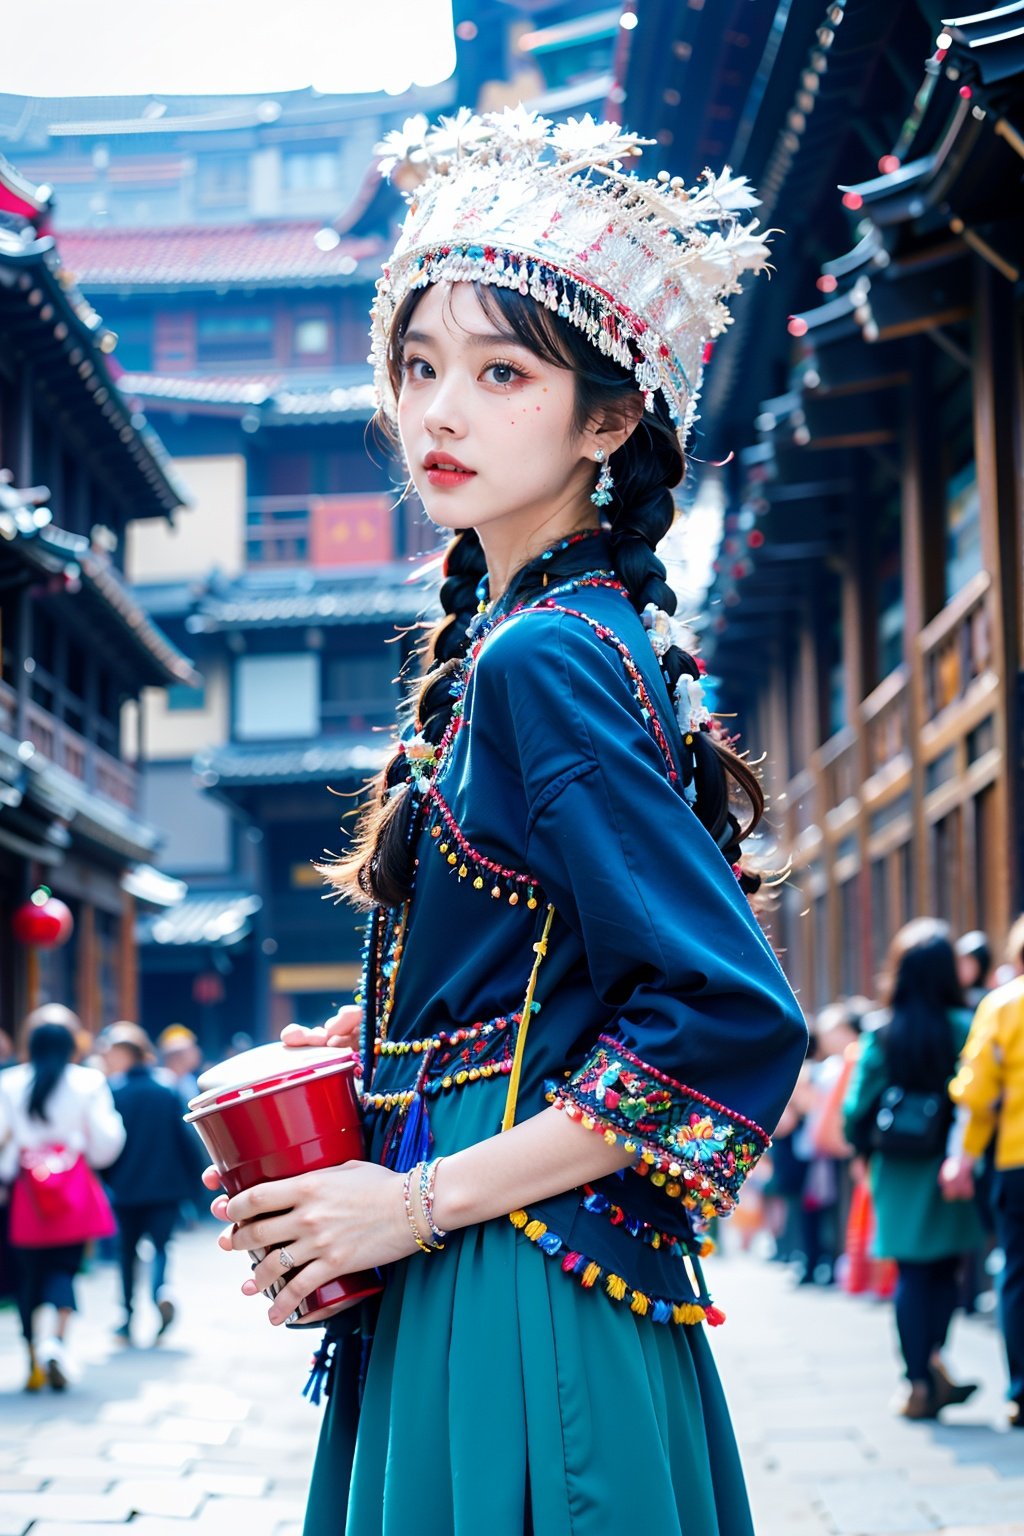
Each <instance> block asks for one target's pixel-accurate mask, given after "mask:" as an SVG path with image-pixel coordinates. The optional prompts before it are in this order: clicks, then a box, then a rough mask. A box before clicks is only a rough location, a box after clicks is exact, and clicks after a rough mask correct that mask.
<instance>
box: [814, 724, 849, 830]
mask: <svg viewBox="0 0 1024 1536" xmlns="http://www.w3.org/2000/svg"><path fill="white" fill-rule="evenodd" d="M815 756H816V758H817V767H818V770H819V772H820V773H821V776H822V782H823V786H824V791H825V793H824V800H823V804H824V807H825V810H826V811H830V810H835V809H836V807H837V806H840V805H842V804H843V803H844V802H845V801H847V800H850V799H855V798H856V796H857V793H858V791H859V789H860V763H859V760H858V759H859V754H858V751H857V733H856V731H854V730H852V729H851V728H850V727H849V726H845V727H844V728H843V729H842V730H841V731H837V732H836V734H835V735H834V736H832V737H830V738H829V740H828V741H826V742H825V744H824V745H823V746H822V747H820V748H819V750H818V752H817V753H816V754H815Z"/></svg>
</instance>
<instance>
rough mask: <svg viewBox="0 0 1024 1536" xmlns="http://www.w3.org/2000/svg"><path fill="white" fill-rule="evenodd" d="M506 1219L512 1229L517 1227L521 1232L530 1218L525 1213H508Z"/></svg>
mask: <svg viewBox="0 0 1024 1536" xmlns="http://www.w3.org/2000/svg"><path fill="white" fill-rule="evenodd" d="M508 1219H509V1221H510V1222H511V1223H512V1225H513V1226H514V1227H518V1228H520V1230H521V1229H522V1228H523V1227H525V1226H526V1223H527V1222H528V1221H529V1219H530V1218H529V1216H527V1214H526V1212H525V1211H510V1212H509V1218H508Z"/></svg>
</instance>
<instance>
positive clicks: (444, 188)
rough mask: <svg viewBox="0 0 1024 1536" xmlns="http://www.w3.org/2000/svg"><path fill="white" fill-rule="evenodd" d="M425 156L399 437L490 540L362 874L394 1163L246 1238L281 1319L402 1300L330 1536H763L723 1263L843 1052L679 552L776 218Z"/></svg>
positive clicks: (328, 1451) (404, 751) (328, 1487)
mask: <svg viewBox="0 0 1024 1536" xmlns="http://www.w3.org/2000/svg"><path fill="white" fill-rule="evenodd" d="M424 126H425V125H424ZM400 149H403V150H405V151H408V153H407V154H406V155H405V158H404V159H402V160H401V162H400V164H399V166H398V171H397V174H398V177H399V178H400V179H403V181H404V184H405V185H410V184H411V180H415V179H416V178H417V177H418V178H419V179H420V185H419V186H418V187H416V188H415V190H414V191H413V193H412V200H411V203H410V212H409V217H408V219H407V221H406V226H405V230H404V231H403V236H402V239H401V240H400V242H399V246H398V249H397V250H396V253H395V256H394V257H393V258H392V261H391V263H390V265H389V267H388V268H387V269H386V270H385V276H384V278H383V279H382V282H381V284H380V285H379V290H378V302H377V306H376V310H375V342H376V354H377V366H378V383H379V385H380V391H381V398H382V402H383V406H382V414H383V420H384V421H385V423H386V424H387V425H389V426H390V427H391V428H392V430H393V431H395V432H396V433H397V437H398V439H399V440H400V444H401V450H402V452H403V454H404V458H405V463H406V465H407V466H408V470H409V475H410V478H411V480H412V482H413V484H414V485H415V487H416V490H417V491H418V493H419V494H420V496H421V498H422V500H423V503H424V505H425V507H426V509H427V512H428V514H429V516H430V518H431V519H432V521H434V522H435V523H436V524H438V525H439V526H441V527H444V528H447V529H449V530H450V531H451V532H452V533H453V534H454V538H453V540H452V542H451V544H450V545H449V548H448V554H447V558H446V562H445V581H444V584H443V586H442V588H441V601H442V603H443V606H444V610H445V614H446V616H447V617H446V618H445V620H444V622H443V623H442V624H441V625H440V626H439V627H438V628H437V630H436V632H435V633H434V635H433V637H432V640H431V643H430V647H429V651H428V654H427V657H426V675H425V678H424V681H423V684H422V687H421V688H420V690H419V694H418V698H417V699H416V702H415V706H414V715H413V718H412V719H411V720H410V721H408V722H407V724H406V726H405V730H404V733H403V735H402V737H401V740H400V743H399V745H398V748H397V750H396V752H395V755H394V757H393V759H392V761H391V762H390V764H389V765H388V767H387V768H386V770H385V771H384V773H383V775H382V777H381V780H380V783H379V785H378V788H377V791H376V793H375V794H374V796H373V798H372V801H371V804H370V807H369V809H368V811H367V812H366V814H365V816H364V820H363V822H362V826H361V831H360V835H359V836H358V838H357V841H356V843H355V846H354V848H353V849H352V850H351V852H350V854H349V855H348V856H347V858H346V859H345V860H344V861H342V862H340V863H339V864H337V865H335V866H332V867H329V869H328V874H329V878H330V879H331V881H332V883H333V884H334V886H335V887H336V888H337V889H338V891H339V892H341V893H343V894H344V895H347V896H349V897H350V898H352V899H354V900H356V901H357V902H359V903H361V904H362V905H363V906H366V907H368V908H369V910H370V919H369V926H368V937H367V948H366V969H365V981H364V986H363V991H362V997H361V1000H360V1008H359V1020H360V1024H361V1044H360V1049H361V1053H362V1061H363V1079H364V1097H363V1102H364V1106H365V1112H366V1128H367V1140H368V1152H369V1161H367V1162H365V1163H360V1164H347V1165H345V1166H344V1167H341V1168H338V1169H334V1170H331V1171H328V1172H325V1173H322V1174H313V1175H308V1176H304V1177H303V1178H300V1179H296V1180H289V1181H284V1182H282V1183H280V1184H276V1185H274V1186H263V1187H262V1188H259V1189H256V1190H253V1191H250V1192H248V1193H247V1194H244V1195H241V1196H238V1197H236V1198H234V1199H232V1200H230V1201H226V1200H223V1199H221V1200H220V1201H215V1202H214V1209H215V1211H216V1212H217V1213H218V1214H220V1215H222V1216H223V1217H224V1218H225V1219H227V1220H229V1221H234V1222H242V1221H244V1222H249V1223H251V1225H250V1226H248V1227H247V1228H246V1229H245V1231H244V1232H239V1231H237V1229H236V1230H235V1231H234V1232H233V1233H232V1234H230V1235H227V1234H225V1236H224V1237H222V1239H221V1241H222V1244H223V1245H224V1246H225V1247H236V1248H245V1247H252V1246H253V1245H254V1244H258V1245H259V1246H263V1245H267V1246H273V1247H274V1248H275V1251H274V1252H273V1253H271V1254H270V1255H269V1256H268V1257H267V1258H266V1259H265V1260H264V1261H263V1263H261V1264H260V1265H259V1267H258V1268H257V1270H256V1271H255V1274H254V1276H253V1278H252V1280H251V1281H247V1282H246V1283H245V1285H244V1286H243V1290H244V1291H246V1292H247V1294H250V1295H255V1294H257V1293H258V1292H259V1291H260V1290H261V1289H262V1288H263V1287H264V1286H266V1285H267V1284H268V1282H269V1281H270V1280H274V1281H277V1280H280V1279H281V1276H282V1270H283V1269H284V1270H285V1272H286V1273H287V1272H288V1271H289V1270H290V1269H291V1268H292V1267H294V1268H296V1269H299V1267H300V1266H301V1273H300V1274H297V1275H296V1276H295V1277H294V1278H293V1279H291V1280H290V1281H289V1283H288V1284H287V1285H286V1287H285V1289H284V1290H283V1291H282V1292H281V1294H280V1295H279V1296H278V1297H277V1299H276V1300H275V1302H274V1304H273V1306H272V1308H271V1311H270V1316H271V1319H272V1321H274V1322H277V1323H280V1322H283V1321H284V1320H285V1319H286V1318H287V1317H288V1315H289V1313H290V1311H291V1310H292V1308H293V1307H294V1306H295V1305H296V1303H297V1301H298V1300H299V1299H300V1298H301V1297H302V1296H303V1295H304V1294H306V1293H308V1291H309V1289H310V1288H311V1287H312V1286H313V1285H315V1284H316V1283H318V1281H319V1280H321V1279H325V1278H328V1277H329V1276H330V1275H333V1274H335V1273H338V1272H341V1271H342V1270H354V1269H359V1268H362V1267H364V1266H372V1265H378V1266H387V1271H386V1286H385V1291H384V1295H383V1298H382V1302H381V1305H380V1310H379V1314H378V1315H377V1316H376V1317H375V1318H374V1319H366V1318H364V1319H362V1322H361V1324H360V1321H359V1320H356V1319H354V1318H353V1316H352V1314H351V1313H348V1314H343V1315H342V1316H341V1318H339V1319H337V1320H336V1321H335V1322H334V1323H333V1324H332V1328H331V1332H332V1334H333V1338H334V1345H333V1348H334V1353H333V1362H332V1377H331V1383H330V1397H329V1402H328V1407H327V1411H326V1415H325V1419H324V1425H323V1431H322V1437H321V1444H320V1451H319V1454H318V1457H317V1463H316V1468H315V1472H314V1478H313V1486H312V1490H311V1497H310V1503H309V1511H308V1515H307V1525H306V1530H307V1536H320V1533H323V1536H327V1533H328V1532H330V1533H332V1536H333V1533H337V1532H340V1531H343V1530H344V1531H345V1532H346V1533H347V1536H378V1533H382V1532H383V1533H386V1536H406V1533H408V1532H410V1531H414V1530H423V1531H430V1532H431V1533H436V1536H449V1533H456V1532H458V1533H466V1536H468V1533H476V1532H480V1531H487V1532H488V1533H489V1536H523V1533H525V1532H536V1533H538V1536H566V1533H570V1532H571V1533H575V1536H592V1533H593V1536H596V1533H598V1532H600V1533H602V1536H604V1533H607V1532H608V1531H612V1530H625V1529H628V1528H630V1526H631V1524H632V1523H633V1522H634V1520H635V1518H639V1514H640V1511H642V1515H643V1520H644V1523H645V1524H647V1525H649V1526H650V1528H651V1529H653V1530H657V1531H658V1532H659V1533H663V1536H672V1533H680V1536H681V1533H683V1532H687V1533H690V1532H692V1533H698V1532H699V1533H701V1536H710V1533H712V1532H717V1533H720V1536H749V1533H750V1531H751V1525H750V1517H749V1512H748V1509H747V1503H746V1497H745V1494H744V1491H743V1480H742V1474H741V1471H740V1468H739V1463H738V1459H737V1454H736V1448H735V1443H734V1440H733V1436H732V1432H731V1428H730V1425H729V1419H728V1414H727V1411H726V1408H725V1405H724V1402H723V1399H722V1394H721V1390H720V1387H719V1384H718V1380H717V1376H716V1373H715V1370H714V1366H713V1364H712V1361H711V1358H710V1354H709V1351H708V1347H707V1343H706V1341H705V1338H704V1335H703V1329H702V1328H701V1326H700V1324H702V1323H704V1322H708V1323H715V1322H718V1321H721V1315H720V1314H719V1313H718V1312H717V1310H716V1309H715V1308H714V1307H713V1305H712V1302H711V1299H710V1297H709V1296H708V1294H707V1291H706V1288H705V1284H704V1280H703V1276H702V1273H701V1269H700V1254H701V1251H702V1249H703V1248H704V1241H703V1239H702V1238H701V1236H700V1227H701V1224H702V1223H703V1222H704V1221H706V1220H707V1219H708V1218H709V1217H710V1216H712V1215H714V1214H716V1213H720V1212H724V1211H727V1210H728V1209H730V1208H731V1206H732V1205H733V1204H734V1202H735V1198H736V1194H737V1192H738V1189H739V1186H740V1184H741V1183H742V1181H743V1178H744V1176H745V1175H746V1173H747V1172H748V1171H749V1169H750V1168H751V1167H752V1166H753V1164H754V1163H755V1162H756V1160H757V1158H758V1157H759V1155H760V1153H761V1152H762V1151H763V1149H764V1147H765V1146H766V1145H767V1141H768V1132H769V1131H770V1129H771V1128H772V1127H773V1126H774V1124H775V1121H776V1119H777V1117H778V1115H779V1113H780V1112H781V1109H782V1107H783V1106H784V1104H785V1103H786V1100H787V1098H788V1096H789V1093H790V1091H791V1089H792V1086H793V1081H794V1079H795V1076H796V1073H797V1070H798V1068H799V1064H800V1060H801V1058H802V1056H803V1051H804V1047H805V1043H806V1034H805V1029H804V1025H803V1022H802V1019H801V1016H800V1014H799V1011H798V1009H797V1007H796V1004H795V1002H794V1000H793V997H792V995H791V993H790V991H789V989H788V987H787V986H786V983H785V980H784V979H783V976H782V974H781V971H780V970H779V967H778V965H777V964H776V961H775V959H774V956H773V955H772V953H771V950H770V948H769V946H768V944H767V943H766V942H765V939H764V938H763V936H762V934H761V932H760V930H759V928H758V926H757V924H756V922H755V921H754V919H753V917H752V916H751V912H750V908H749V904H748V902H747V899H746V896H745V888H746V889H750V888H752V887H753V885H754V883H755V882H754V881H753V879H751V878H748V877H747V876H746V875H745V874H744V872H743V870H742V867H741V863H740V859H741V842H742V838H743V836H744V834H745V832H746V831H748V830H749V829H750V827H751V826H752V825H753V824H754V823H756V821H757V819H758V817H759V814H760V811H761V805H762V802H761V796H760V792H759V790H758V788H757V784H756V781H755V779H754V778H753V776H752V774H751V773H750V771H749V769H747V768H746V766H745V765H744V764H743V763H742V762H741V761H740V760H739V759H737V758H736V757H734V756H733V755H732V754H731V753H730V751H729V750H728V747H727V746H726V745H725V744H724V743H723V742H722V741H721V739H720V738H719V736H718V735H717V734H716V732H715V731H714V729H712V725H713V722H712V720H711V717H710V715H709V714H708V712H707V710H706V709H705V708H704V706H703V702H702V699H701V695H700V686H699V681H698V679H699V670H698V667H697V665H696V663H695V662H694V661H693V659H692V657H691V656H690V655H688V654H686V653H685V652H684V651H683V650H681V649H680V648H679V646H678V645H677V644H676V643H675V641H676V639H677V638H679V630H678V627H677V626H676V625H675V623H674V621H673V620H672V619H671V618H670V614H671V612H672V610H673V609H674V607H675V597H674V594H673V593H672V591H671V589H670V588H669V587H668V585H667V584H666V580H665V568H664V566H663V565H662V564H661V562H660V560H659V559H658V557H657V554H656V553H655V549H656V546H657V544H658V542H659V540H660V539H661V538H662V537H663V535H664V534H665V533H666V532H667V530H668V528H669V526H670V524H671V522H672V518H673V502H672V497H671V494H670V493H671V488H672V487H673V486H675V485H676V484H677V483H678V481H679V479H680V477H681V475H682V472H683V457H682V448H681V436H682V435H685V432H686V430H687V428H688V426H689V424H690V422H691V420H692V415H693V405H694V400H695V391H696V384H697V380H698V378H699V373H700V364H701V358H702V354H703V348H704V346H705V343H706V341H707V338H708V337H709V336H710V335H712V334H715V331H716V328H717V329H720V328H721V326H722V325H724V323H725V321H724V318H723V315H724V309H723V307H722V297H723V294H724V293H726V292H729V291H733V290H734V288H735V283H736V276H737V273H738V271H739V269H740V267H741V266H743V265H745V264H754V265H758V264H760V263H761V261H762V259H763V256H764V247H763V245H761V244H760V242H759V241H756V240H754V239H753V237H752V236H751V235H750V232H749V228H745V227H743V226H740V225H738V223H737V222H736V219H735V210H736V209H737V208H739V207H744V206H750V203H749V197H747V195H746V194H745V193H744V192H743V187H742V183H737V182H735V181H732V180H730V179H729V178H726V180H725V181H723V182H720V183H717V184H711V187H712V191H711V193H710V194H709V189H708V188H704V189H702V190H700V191H695V192H693V193H691V194H690V195H689V197H688V198H687V197H683V196H682V195H681V191H680V188H679V187H677V186H674V185H670V184H667V178H666V180H665V181H663V182H639V181H638V180H637V179H636V178H632V177H627V176H626V175H625V174H624V173H623V172H622V170H621V162H622V161H624V160H625V159H627V158H629V157H630V156H631V155H632V154H633V153H636V152H637V150H638V145H637V141H636V140H634V139H633V138H631V137H630V136H628V135H622V134H621V133H620V131H619V129H618V128H617V127H615V126H614V125H609V124H594V123H592V122H590V120H589V119H587V120H585V122H584V123H582V124H568V125H564V126H563V127H562V128H556V129H553V130H552V129H551V125H550V124H547V123H544V122H543V120H541V119H537V118H534V117H533V116H532V115H530V114H527V113H525V112H523V111H521V110H520V111H518V112H516V113H506V114H504V115H503V116H496V115H495V116H492V117H490V118H487V119H485V120H483V121H482V122H481V121H480V120H479V119H475V118H471V117H469V115H468V114H465V113H461V114H460V115H459V117H458V118H457V119H455V120H454V121H453V122H451V123H448V124H445V125H443V126H442V129H441V130H440V131H438V132H437V133H435V134H434V135H432V136H430V137H428V138H427V140H426V142H425V143H423V142H420V143H413V144H411V145H410V144H405V145H403V146H400ZM424 178H425V179H424ZM715 188H717V192H715V190H714V189H715ZM708 221H715V225H716V227H715V230H714V232H712V229H711V225H710V223H709V222H708ZM718 263H720V264H718ZM684 267H685V268H686V270H685V271H684ZM642 616H644V617H642ZM645 626H646V627H645ZM677 711H678V718H677ZM734 802H735V805H736V807H737V809H734ZM350 1027H351V1018H350V1016H349V1015H348V1014H344V1015H342V1016H339V1020H338V1021H337V1023H336V1024H335V1025H334V1026H332V1027H329V1028H328V1030H326V1031H324V1032H314V1033H313V1035H312V1036H311V1037H310V1036H303V1035H302V1033H301V1032H292V1033H291V1034H289V1035H287V1036H286V1037H287V1038H289V1039H292V1040H294V1041H296V1042H298V1041H299V1040H301V1039H303V1038H313V1039H323V1038H326V1037H327V1036H328V1035H330V1036H332V1037H340V1038H343V1039H344V1038H347V1037H348V1031H349V1029H350ZM403 1170H404V1172H403ZM271 1213H273V1214H271ZM282 1244H283V1245H284V1253H283V1255H282V1253H281V1252H280V1250H279V1248H278V1245H282Z"/></svg>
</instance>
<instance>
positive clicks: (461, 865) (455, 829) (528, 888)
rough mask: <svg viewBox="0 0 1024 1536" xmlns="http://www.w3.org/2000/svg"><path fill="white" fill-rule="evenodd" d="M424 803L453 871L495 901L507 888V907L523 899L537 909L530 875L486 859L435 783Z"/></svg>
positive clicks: (432, 831)
mask: <svg viewBox="0 0 1024 1536" xmlns="http://www.w3.org/2000/svg"><path fill="white" fill-rule="evenodd" d="M424 804H425V806H426V807H427V810H428V819H429V820H430V822H431V826H430V836H431V837H432V838H433V840H434V846H435V847H436V848H437V851H438V853H440V854H443V855H444V857H445V858H446V859H447V861H448V864H449V866H450V868H451V872H452V874H454V875H456V876H457V877H458V879H459V880H468V879H470V878H472V882H473V889H474V890H475V891H482V890H485V889H487V890H489V891H490V894H491V897H492V898H493V900H495V901H500V900H501V899H502V897H503V896H504V895H505V894H506V892H507V893H508V904H509V906H510V907H515V906H518V905H519V902H520V901H523V902H524V904H525V905H526V907H527V908H528V909H529V911H531V912H535V911H536V909H537V907H538V905H539V897H538V895H537V892H538V889H539V887H538V885H537V881H536V880H535V879H534V877H533V875H524V874H521V873H520V872H519V871H518V870H515V869H506V867H505V866H504V865H503V864H498V863H496V862H495V861H494V859H489V858H487V857H486V856H485V855H484V854H482V853H480V852H478V851H477V849H476V848H474V847H473V845H472V843H470V842H469V840H468V839H467V838H466V837H464V836H463V833H462V831H461V829H460V828H459V824H458V822H457V821H456V819H455V813H454V811H453V810H452V808H451V806H450V805H448V803H447V802H446V800H445V799H444V796H443V795H442V794H441V791H440V790H439V789H438V788H437V786H436V784H432V785H431V786H430V789H429V790H428V791H427V794H426V797H425V801H424ZM431 808H432V809H431Z"/></svg>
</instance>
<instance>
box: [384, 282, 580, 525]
mask: <svg viewBox="0 0 1024 1536" xmlns="http://www.w3.org/2000/svg"><path fill="white" fill-rule="evenodd" d="M401 362H402V383H401V389H400V392H399V397H398V429H399V433H400V435H401V439H402V447H403V448H404V450H405V457H406V462H407V463H408V466H409V473H410V475H411V476H412V480H413V484H414V485H415V487H416V489H417V491H418V492H419V495H420V498H421V500H422V502H423V505H424V507H425V508H426V511H427V515H428V517H429V518H430V520H431V522H433V523H437V524H439V525H440V526H441V527H442V528H451V529H454V530H462V529H465V528H476V529H477V530H478V532H479V533H480V535H481V537H482V538H483V540H484V544H485V548H486V547H487V544H488V534H491V535H492V536H495V537H497V536H498V535H499V534H500V535H502V536H504V537H505V538H507V539H509V540H511V541H512V542H515V541H516V540H517V539H518V540H519V541H520V542H521V543H522V544H524V545H525V544H528V543H530V542H531V540H532V536H534V535H536V534H538V533H540V532H541V531H543V530H549V531H551V532H552V534H553V535H554V536H557V535H558V533H561V532H563V531H565V530H566V528H567V527H571V526H578V525H579V524H580V522H581V521H582V520H586V521H591V520H592V518H591V517H590V516H589V514H590V513H591V511H592V509H590V508H589V505H588V497H589V493H590V491H591V489H592V488H593V481H594V475H595V465H594V444H593V443H591V442H590V440H589V437H588V435H587V434H585V433H579V432H577V431H576V429H575V427H574V424H573V411H574V404H575V383H574V378H573V374H572V373H571V371H570V370H569V369H568V368H558V367H555V366H554V365H553V364H551V363H546V362H544V361H542V360H541V359H540V358H539V357H537V356H536V355H535V354H534V353H533V352H531V351H530V350H529V349H528V348H526V347H524V346H522V345H521V344H520V343H518V342H514V341H509V340H508V339H507V338H506V337H504V336H500V335H497V334H496V327H495V324H494V322H493V321H492V320H491V319H490V318H489V316H488V315H487V314H486V312H485V310H484V309H483V307H482V305H481V303H480V300H479V299H478V297H477V295H476V293H475V291H474V289H473V287H472V285H471V284H469V283H452V284H448V283H437V284H434V285H433V286H431V287H430V288H428V289H427V290H426V292H425V293H424V295H423V298H422V299H421V300H420V302H419V303H418V304H417V306H416V308H415V310H414V311H413V314H412V316H411V318H410V321H409V327H408V330H407V331H406V334H405V340H404V346H403V349H402V358H401Z"/></svg>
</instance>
